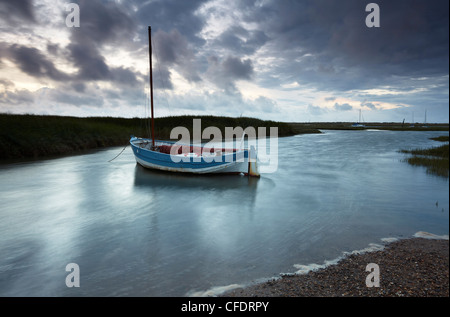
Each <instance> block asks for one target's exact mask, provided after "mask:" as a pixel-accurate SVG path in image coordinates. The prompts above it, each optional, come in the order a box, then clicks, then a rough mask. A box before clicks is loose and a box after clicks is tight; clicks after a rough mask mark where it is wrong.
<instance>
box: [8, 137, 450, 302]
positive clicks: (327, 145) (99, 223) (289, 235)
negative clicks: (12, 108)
mask: <svg viewBox="0 0 450 317" xmlns="http://www.w3.org/2000/svg"><path fill="white" fill-rule="evenodd" d="M445 134H446V135H448V133H445V132H444V133H443V132H392V131H360V132H355V131H326V132H325V133H324V134H321V135H303V136H296V137H289V138H282V139H279V166H278V171H277V172H276V173H273V174H265V175H263V176H262V177H261V178H260V179H254V178H250V179H249V178H247V177H243V176H213V177H211V176H183V175H175V174H166V173H155V172H151V171H148V170H144V169H142V168H140V167H139V166H137V165H136V163H135V161H134V157H133V154H132V152H131V149H130V148H127V150H126V151H125V152H124V153H123V154H122V155H121V156H119V158H117V159H116V160H114V161H113V162H111V163H108V162H107V161H108V160H110V159H111V158H113V157H114V156H116V155H117V154H118V153H119V152H120V150H121V148H113V149H108V150H104V151H100V152H96V153H92V154H87V155H80V156H73V157H65V158H60V159H54V160H45V161H39V162H29V163H22V164H9V165H3V166H0V202H1V207H0V255H1V257H0V295H1V296H185V295H187V294H193V292H202V291H206V290H209V289H212V288H214V287H218V286H227V285H230V284H247V283H250V282H253V281H255V280H258V279H263V278H270V277H273V276H277V275H278V274H279V273H281V272H284V273H287V272H295V271H296V268H295V267H294V265H295V264H310V263H318V264H321V263H323V262H324V261H325V260H332V259H335V258H337V257H339V256H340V255H342V252H346V251H352V250H358V249H363V248H366V247H367V246H368V245H369V244H370V243H380V239H381V238H386V237H410V236H412V235H413V234H414V233H416V232H418V231H427V232H432V233H434V234H438V235H448V233H449V194H448V193H449V182H448V180H447V179H444V178H440V177H436V176H433V175H429V174H427V173H426V171H425V169H424V168H420V167H412V166H409V165H408V164H407V163H404V162H401V159H402V158H404V157H405V155H404V154H401V153H398V152H397V151H398V150H399V149H408V148H416V147H429V146H436V145H439V144H440V143H438V142H435V141H432V140H429V139H428V138H429V137H433V136H439V135H445ZM72 262H73V263H77V264H78V265H79V267H80V287H79V288H68V287H66V285H65V278H66V276H67V275H68V274H69V272H66V271H65V267H66V265H67V264H68V263H72Z"/></svg>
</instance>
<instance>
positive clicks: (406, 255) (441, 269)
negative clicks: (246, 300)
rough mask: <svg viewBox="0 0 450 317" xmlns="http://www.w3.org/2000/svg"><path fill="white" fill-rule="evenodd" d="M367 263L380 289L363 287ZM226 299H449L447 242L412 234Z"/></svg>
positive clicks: (228, 295)
mask: <svg viewBox="0 0 450 317" xmlns="http://www.w3.org/2000/svg"><path fill="white" fill-rule="evenodd" d="M369 263H375V264H377V265H378V267H379V287H375V286H372V287H367V286H366V278H367V277H368V275H370V274H371V272H372V271H366V266H367V265H368V264H369ZM222 296H227V297H448V296H449V240H448V239H428V238H411V239H403V240H397V241H394V242H391V243H389V244H387V245H386V246H385V247H384V248H383V250H381V251H372V252H365V253H358V254H351V255H348V256H346V257H344V258H343V259H342V260H340V261H339V262H338V263H337V264H334V265H330V266H327V267H325V268H322V269H319V270H313V271H309V272H308V273H307V274H295V275H288V276H283V277H281V278H278V279H273V280H270V281H267V282H264V283H260V284H256V285H251V286H248V287H245V288H238V289H234V290H233V291H230V292H227V293H225V294H223V295H222Z"/></svg>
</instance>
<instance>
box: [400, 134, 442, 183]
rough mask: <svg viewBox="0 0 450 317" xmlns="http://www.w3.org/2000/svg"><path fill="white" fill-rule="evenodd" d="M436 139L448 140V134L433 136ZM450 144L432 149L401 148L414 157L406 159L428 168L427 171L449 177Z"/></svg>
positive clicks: (412, 163) (403, 151) (413, 163)
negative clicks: (449, 154) (449, 152)
mask: <svg viewBox="0 0 450 317" xmlns="http://www.w3.org/2000/svg"><path fill="white" fill-rule="evenodd" d="M432 139H433V140H436V141H441V142H446V141H447V142H448V136H441V137H438V138H432ZM448 150H449V145H448V144H444V145H441V146H437V147H432V148H430V149H414V150H401V152H402V153H407V154H412V155H413V156H412V157H409V158H407V159H406V160H405V161H406V162H408V163H409V164H411V165H415V166H424V167H426V168H427V173H430V174H434V175H438V176H443V177H446V178H448V175H449V156H448Z"/></svg>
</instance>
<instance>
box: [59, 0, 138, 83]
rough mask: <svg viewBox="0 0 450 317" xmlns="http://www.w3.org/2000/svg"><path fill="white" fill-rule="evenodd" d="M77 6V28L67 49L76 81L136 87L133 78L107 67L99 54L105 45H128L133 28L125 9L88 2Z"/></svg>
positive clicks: (130, 74)
mask: <svg viewBox="0 0 450 317" xmlns="http://www.w3.org/2000/svg"><path fill="white" fill-rule="evenodd" d="M79 7H80V17H82V18H80V27H79V28H71V35H70V40H71V43H70V44H69V45H68V46H67V49H68V51H69V54H70V59H71V60H72V62H73V64H74V66H76V67H77V68H78V73H77V74H76V76H75V77H76V79H77V80H93V81H95V80H105V81H114V82H119V83H121V84H128V85H133V84H136V83H137V77H136V75H135V74H134V73H133V72H132V71H131V70H129V69H125V68H122V67H119V68H113V67H110V66H108V65H107V63H106V61H105V58H104V57H103V56H102V54H101V53H100V49H101V48H102V46H103V45H105V44H109V45H117V46H118V47H122V45H126V43H131V40H132V39H133V37H134V31H135V28H136V26H135V24H134V22H133V20H132V18H131V17H130V16H129V12H127V9H126V8H125V7H120V6H119V5H116V4H115V3H111V2H108V3H102V2H101V1H92V0H91V1H80V2H79Z"/></svg>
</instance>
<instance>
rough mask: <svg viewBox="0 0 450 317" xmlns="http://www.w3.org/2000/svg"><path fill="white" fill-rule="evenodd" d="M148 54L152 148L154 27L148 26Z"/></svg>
mask: <svg viewBox="0 0 450 317" xmlns="http://www.w3.org/2000/svg"><path fill="white" fill-rule="evenodd" d="M148 51H149V52H148V55H149V60H150V104H151V112H152V149H154V148H155V121H154V119H153V73H152V28H151V26H149V27H148Z"/></svg>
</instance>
